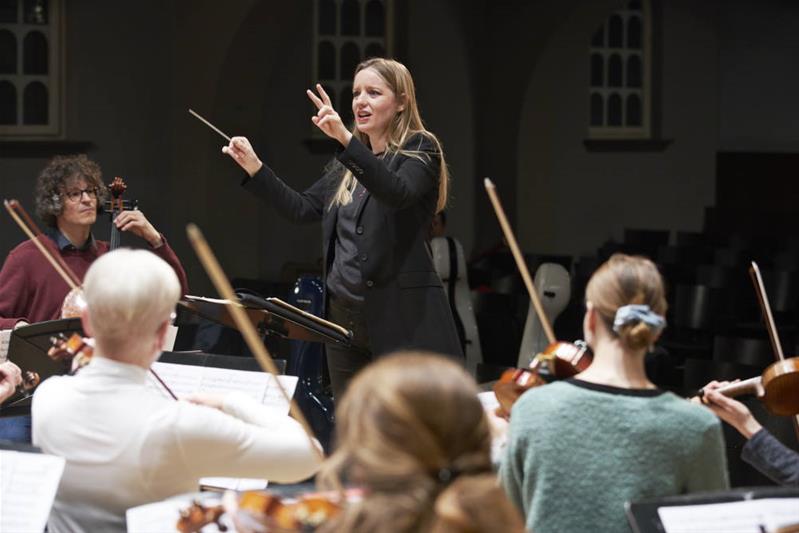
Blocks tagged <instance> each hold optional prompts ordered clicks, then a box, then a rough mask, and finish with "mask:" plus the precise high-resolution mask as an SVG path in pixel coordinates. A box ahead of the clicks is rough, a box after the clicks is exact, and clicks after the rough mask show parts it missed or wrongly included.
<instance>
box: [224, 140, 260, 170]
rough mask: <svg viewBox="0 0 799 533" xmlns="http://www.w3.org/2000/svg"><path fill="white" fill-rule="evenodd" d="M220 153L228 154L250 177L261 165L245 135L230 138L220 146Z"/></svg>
mask: <svg viewBox="0 0 799 533" xmlns="http://www.w3.org/2000/svg"><path fill="white" fill-rule="evenodd" d="M222 153H223V154H227V155H229V156H230V157H231V158H232V159H233V160H234V161H235V162H236V163H238V164H239V166H240V167H241V168H243V169H244V171H245V172H246V173H247V174H249V175H250V177H252V176H254V175H255V173H256V172H258V171H259V170H261V167H262V166H263V163H262V162H261V160H260V159H258V154H256V153H255V150H253V148H252V145H251V144H250V141H249V140H247V137H233V138H231V139H230V143H229V144H228V145H227V146H223V147H222Z"/></svg>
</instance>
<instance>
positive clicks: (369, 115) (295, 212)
mask: <svg viewBox="0 0 799 533" xmlns="http://www.w3.org/2000/svg"><path fill="white" fill-rule="evenodd" d="M316 90H317V92H318V94H317V93H314V92H312V91H308V97H309V98H310V99H311V100H312V101H313V103H314V104H315V105H316V107H317V109H318V112H317V113H316V115H314V116H313V117H312V121H313V123H314V124H316V126H318V127H319V129H320V130H322V132H324V133H325V134H326V135H327V136H328V137H331V138H332V139H335V140H336V141H338V142H339V144H340V145H341V150H340V152H339V153H338V154H337V156H336V159H335V160H334V161H333V162H332V163H331V164H330V165H328V167H327V170H326V172H325V174H324V176H323V177H322V178H321V179H320V180H318V181H317V182H315V183H314V184H313V185H311V186H310V187H309V188H308V189H307V190H305V191H304V192H297V191H295V190H294V189H293V188H291V187H290V186H289V185H288V184H287V183H286V182H284V181H283V180H281V179H280V178H278V177H277V175H276V174H275V173H274V172H273V171H272V169H271V168H269V167H268V166H267V165H266V164H264V163H262V161H261V160H260V159H259V158H258V155H257V154H256V153H255V151H254V150H253V148H252V146H251V144H250V142H249V141H248V140H247V139H246V138H244V137H234V138H233V139H232V140H231V142H230V144H228V145H227V146H225V147H223V149H222V151H223V152H224V153H226V154H228V155H229V156H230V157H231V158H233V159H234V160H235V161H236V162H237V163H238V164H239V165H240V166H241V167H242V168H243V169H244V170H245V171H246V172H247V177H246V179H245V180H244V187H245V189H247V190H248V191H250V192H252V193H253V194H255V195H257V196H258V197H260V198H262V199H263V200H264V201H266V202H267V203H269V204H271V205H272V206H274V208H275V209H276V210H277V211H278V212H279V213H280V214H281V215H282V216H283V217H285V218H287V219H289V220H291V221H293V222H296V223H309V222H318V221H321V222H322V234H323V241H322V253H323V265H324V275H325V281H326V287H327V318H328V319H329V320H331V321H333V322H336V323H339V324H342V325H343V326H345V327H347V328H349V329H351V330H352V331H353V333H354V338H353V346H352V348H344V347H340V346H334V345H328V346H327V358H328V367H329V370H330V378H331V383H332V387H333V392H334V396H335V397H337V398H338V397H340V395H341V394H342V392H343V391H344V388H345V386H346V384H347V382H348V380H349V379H350V378H351V377H352V376H353V375H354V374H355V373H356V372H357V371H358V370H359V369H360V368H362V367H363V366H365V365H366V364H367V363H369V362H370V361H371V360H372V359H373V358H374V357H375V356H379V355H381V354H385V353H388V352H391V351H394V350H397V349H424V350H432V351H435V352H439V353H444V354H448V355H455V356H462V350H461V347H460V342H459V339H458V335H457V332H456V330H455V324H454V321H453V318H452V313H451V311H450V308H449V305H448V303H447V299H446V296H445V294H444V289H443V286H442V284H441V280H440V279H439V278H438V276H437V274H436V272H435V269H434V268H433V264H432V260H431V257H430V252H429V250H428V248H427V245H426V238H427V232H428V228H429V226H430V221H431V219H432V217H433V215H434V214H435V213H436V212H438V211H441V210H442V209H443V208H444V206H445V205H446V203H447V188H448V182H449V175H448V172H447V165H446V162H445V160H444V153H443V151H442V149H441V144H440V143H439V141H438V139H437V138H436V136H435V135H433V134H432V133H430V132H429V131H427V130H426V129H425V127H424V124H423V123H422V119H421V117H420V115H419V109H418V106H417V103H416V94H415V89H414V84H413V79H412V78H411V75H410V72H409V71H408V69H407V68H405V66H404V65H402V64H401V63H398V62H396V61H393V60H389V59H382V58H373V59H369V60H367V61H364V62H363V63H361V64H360V65H358V67H357V68H356V70H355V79H354V81H353V97H352V111H353V115H354V116H355V126H354V128H353V129H352V131H350V130H348V129H347V127H346V126H345V125H344V123H343V122H342V119H341V117H340V116H339V114H338V113H337V112H336V110H335V109H333V106H332V104H331V101H330V98H329V97H328V95H327V94H326V92H325V90H324V89H323V88H322V86H321V85H317V86H316Z"/></svg>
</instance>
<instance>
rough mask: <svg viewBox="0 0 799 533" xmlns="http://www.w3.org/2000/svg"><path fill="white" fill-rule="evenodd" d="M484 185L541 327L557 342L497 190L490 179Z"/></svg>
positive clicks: (548, 337)
mask: <svg viewBox="0 0 799 533" xmlns="http://www.w3.org/2000/svg"><path fill="white" fill-rule="evenodd" d="M483 184H484V185H485V189H486V192H487V193H488V197H489V198H490V199H491V204H492V205H493V206H494V212H495V213H496V214H497V219H498V220H499V225H500V226H501V227H502V233H503V234H504V235H505V240H506V241H508V246H509V247H510V251H511V253H512V254H513V259H514V260H515V261H516V268H518V269H519V273H520V274H521V275H522V280H524V285H525V287H527V292H528V293H529V294H530V301H532V302H533V307H534V308H535V312H536V314H538V319H539V320H540V321H541V326H542V327H543V328H544V333H545V334H546V336H547V341H548V342H549V343H550V344H552V343H553V342H555V341H556V339H555V332H554V331H553V330H552V325H551V324H550V323H549V317H547V314H546V312H545V311H544V306H543V305H541V299H540V298H539V297H538V291H537V290H536V289H535V285H533V278H532V277H530V271H529V270H528V269H527V263H526V262H525V261H524V255H522V252H521V250H520V249H519V243H517V242H516V237H515V236H514V235H513V230H512V229H511V227H510V224H509V223H508V217H506V216H505V210H504V209H503V208H502V203H501V202H500V201H499V196H498V195H497V189H496V187H495V186H494V183H493V182H492V181H491V180H490V179H489V178H485V180H483Z"/></svg>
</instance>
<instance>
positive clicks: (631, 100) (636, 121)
mask: <svg viewBox="0 0 799 533" xmlns="http://www.w3.org/2000/svg"><path fill="white" fill-rule="evenodd" d="M625 111H626V112H625V114H624V116H625V118H626V120H625V124H626V125H627V126H640V125H641V99H640V98H639V97H638V95H637V94H631V95H629V96H628V97H627V109H626V110H625Z"/></svg>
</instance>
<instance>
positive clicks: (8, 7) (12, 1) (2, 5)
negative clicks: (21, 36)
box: [0, 0, 19, 24]
mask: <svg viewBox="0 0 799 533" xmlns="http://www.w3.org/2000/svg"><path fill="white" fill-rule="evenodd" d="M18 9H19V2H18V0H0V24H16V23H17V22H18V18H19V15H17V11H18Z"/></svg>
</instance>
